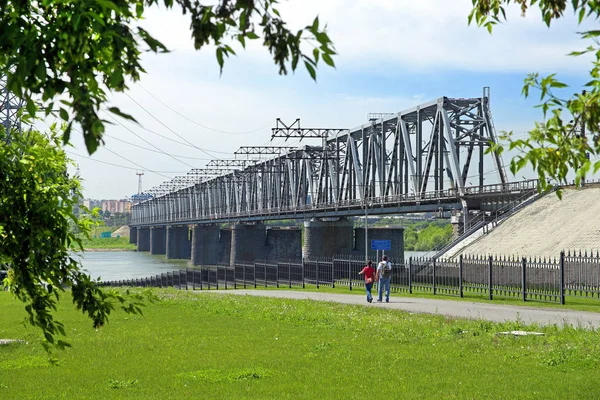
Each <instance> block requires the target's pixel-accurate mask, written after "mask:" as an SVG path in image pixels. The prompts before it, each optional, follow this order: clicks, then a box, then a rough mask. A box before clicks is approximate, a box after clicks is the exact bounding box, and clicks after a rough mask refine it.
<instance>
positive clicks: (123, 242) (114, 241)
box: [83, 237, 136, 250]
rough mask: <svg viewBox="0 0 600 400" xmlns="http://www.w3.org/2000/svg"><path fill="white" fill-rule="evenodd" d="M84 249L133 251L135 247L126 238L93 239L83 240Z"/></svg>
mask: <svg viewBox="0 0 600 400" xmlns="http://www.w3.org/2000/svg"><path fill="white" fill-rule="evenodd" d="M83 248H84V249H112V250H115V249H121V250H135V249H136V245H135V244H133V243H129V238H128V237H119V238H99V237H97V238H95V237H92V238H91V239H83Z"/></svg>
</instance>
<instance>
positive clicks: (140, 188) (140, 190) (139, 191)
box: [135, 171, 144, 194]
mask: <svg viewBox="0 0 600 400" xmlns="http://www.w3.org/2000/svg"><path fill="white" fill-rule="evenodd" d="M135 174H136V175H137V176H138V194H142V176H144V171H142V172H136V173H135Z"/></svg>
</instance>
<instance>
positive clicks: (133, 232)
mask: <svg viewBox="0 0 600 400" xmlns="http://www.w3.org/2000/svg"><path fill="white" fill-rule="evenodd" d="M137 229H138V228H137V226H130V227H129V243H134V244H137Z"/></svg>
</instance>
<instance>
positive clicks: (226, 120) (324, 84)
mask: <svg viewBox="0 0 600 400" xmlns="http://www.w3.org/2000/svg"><path fill="white" fill-rule="evenodd" d="M470 4H471V1H470V0H420V1H418V2H415V1H414V0H320V1H317V0H302V1H300V0H289V1H288V2H286V3H285V4H283V5H282V7H281V11H282V14H283V16H284V18H286V20H287V21H289V24H290V25H291V26H292V28H297V27H301V26H303V25H306V24H308V23H311V22H312V19H313V18H314V16H315V15H317V14H318V15H319V17H320V20H321V22H322V23H323V22H325V21H327V22H328V31H329V34H330V36H331V38H332V40H333V41H334V42H335V44H336V48H337V50H338V52H339V56H338V57H337V58H336V64H337V68H336V69H331V68H328V67H326V66H322V67H321V68H320V69H319V71H318V80H317V82H316V83H315V82H313V81H312V80H311V79H310V77H309V76H308V74H307V73H306V71H304V70H303V69H299V70H298V71H296V73H295V74H291V75H288V76H279V75H278V74H277V68H276V67H275V66H274V65H273V63H272V61H271V60H270V58H269V55H268V53H267V52H266V50H265V49H263V48H261V46H260V45H259V43H252V44H251V45H250V46H248V49H247V51H245V52H243V51H241V49H240V51H239V56H238V57H233V58H231V59H229V60H228V61H227V62H226V65H225V69H224V71H223V74H222V75H221V76H220V75H219V70H218V65H217V63H216V60H215V58H214V49H211V48H207V49H205V50H202V51H200V52H196V51H194V50H193V47H192V44H191V40H190V39H189V33H188V28H187V27H188V22H187V20H186V19H185V17H182V16H180V15H178V14H177V12H173V11H171V12H167V11H165V10H160V9H154V10H151V12H150V13H149V14H148V16H147V19H146V20H145V21H143V22H142V25H143V26H144V27H145V28H147V29H148V30H150V32H152V33H153V34H154V35H155V36H156V37H158V38H159V39H162V40H163V41H164V42H165V44H167V46H168V47H169V48H171V49H172V50H173V52H172V53H170V54H164V55H152V54H146V55H145V56H144V67H145V68H146V70H147V72H148V74H146V75H145V76H144V77H143V78H142V80H141V82H140V83H139V84H133V85H132V86H131V91H130V93H129V95H130V96H131V98H133V99H134V100H135V101H136V102H138V103H139V104H141V105H142V106H143V107H144V108H145V109H146V110H147V112H146V111H144V110H142V109H141V108H139V107H138V105H136V104H135V103H134V102H133V101H132V100H131V99H130V98H129V97H127V96H123V95H113V96H111V98H110V99H111V103H112V104H114V105H117V106H119V107H121V108H122V109H123V110H125V111H127V112H129V113H131V114H133V115H134V116H135V117H136V118H137V119H138V120H139V121H140V123H141V125H142V126H143V127H144V128H148V129H150V130H152V131H154V132H157V133H160V134H161V135H164V136H166V137H168V138H171V140H169V139H165V138H163V137H160V136H157V135H155V134H152V133H149V132H147V131H144V130H143V129H142V128H141V127H139V126H134V125H131V124H128V123H126V122H123V124H124V125H125V126H127V127H128V128H129V129H130V130H127V129H125V128H123V127H122V126H120V125H114V126H111V127H109V128H108V129H107V133H108V135H107V137H106V148H103V149H101V150H99V151H98V152H97V153H96V154H94V155H93V156H92V158H91V159H90V158H87V157H83V155H84V154H85V149H84V148H83V146H82V142H81V140H80V138H79V137H76V138H75V139H74V141H73V144H74V146H75V148H74V149H70V150H69V151H70V152H71V154H72V157H73V159H74V160H75V161H76V162H78V163H79V165H80V169H81V173H82V177H83V179H84V181H85V182H84V187H85V190H84V195H85V196H86V197H90V198H124V197H127V196H130V195H132V194H134V193H135V192H136V190H137V176H136V175H135V173H136V169H137V170H141V169H142V167H144V170H145V171H146V172H145V175H144V178H143V179H144V181H143V185H144V188H149V187H152V186H155V185H158V184H160V183H162V182H163V181H165V180H166V179H167V178H166V177H173V176H175V175H181V174H184V173H185V172H186V171H188V170H189V169H190V168H191V166H193V167H202V166H203V165H204V164H205V163H206V162H207V161H208V159H209V157H208V156H207V155H206V153H204V152H202V151H201V150H199V148H202V149H206V150H210V151H216V152H220V153H216V152H209V154H210V155H211V156H213V157H220V158H232V157H233V154H232V153H233V151H235V150H236V149H237V148H238V147H239V146H242V145H265V144H268V143H269V139H270V127H271V126H272V123H273V121H274V120H275V119H276V118H278V117H280V118H282V119H283V120H288V121H292V120H294V119H295V118H301V120H302V125H303V126H313V127H335V128H352V127H354V126H357V125H360V124H362V123H364V122H366V116H367V113H369V112H397V111H401V110H403V109H405V108H409V107H412V106H415V105H418V104H419V103H422V102H425V101H429V100H432V99H435V98H438V97H441V96H448V97H479V96H480V95H481V93H482V88H483V86H490V87H491V104H492V113H493V116H494V122H495V125H496V128H497V130H513V131H515V132H517V133H521V134H522V133H523V132H525V131H526V130H527V129H528V128H530V127H531V126H533V124H534V121H536V120H541V118H542V116H541V113H540V112H539V110H536V109H534V108H533V106H534V105H535V104H536V103H537V100H538V97H537V94H534V96H533V98H532V99H527V100H526V99H524V98H523V97H522V96H521V88H522V86H523V78H524V77H525V75H526V74H527V73H529V72H537V71H539V72H541V73H549V72H558V73H559V78H561V79H563V80H564V81H566V82H567V83H569V84H571V85H572V87H573V88H576V89H577V90H579V89H580V87H579V86H580V85H581V84H583V83H584V82H585V81H586V74H587V70H588V69H589V66H588V65H589V64H588V62H589V60H586V59H583V58H579V59H577V58H573V57H567V56H566V55H565V54H566V53H568V52H569V51H571V50H578V49H581V48H583V47H585V46H586V45H587V44H586V43H584V42H582V41H580V40H579V39H578V36H577V35H576V34H575V32H576V31H580V30H582V27H578V26H577V24H576V22H575V19H574V18H573V17H572V16H568V17H567V18H565V19H564V20H563V21H560V22H559V23H557V24H555V25H553V27H552V28H551V29H548V28H546V27H545V26H544V25H543V23H542V22H541V20H540V18H539V15H538V12H536V10H532V12H531V13H529V14H528V15H527V16H526V17H522V16H521V15H520V13H519V11H518V9H517V8H514V9H511V10H510V11H509V14H508V16H509V21H508V22H507V23H506V24H503V25H502V26H499V27H497V28H496V30H495V31H494V34H493V35H489V34H488V33H487V31H485V30H484V29H479V28H476V27H474V26H471V27H469V26H467V15H468V13H469V11H470ZM148 92H150V93H152V94H153V95H154V96H156V97H158V98H160V99H161V101H162V102H164V103H167V104H169V106H170V107H172V108H173V109H175V110H177V111H178V112H179V113H182V114H184V115H185V116H187V117H188V118H191V119H193V120H195V121H197V122H199V123H201V124H202V125H205V126H209V127H211V128H213V129H215V130H219V131H228V132H236V133H244V132H247V131H254V130H256V129H257V128H260V127H265V128H264V129H261V130H258V131H257V132H252V133H248V134H225V133H219V132H215V131H212V130H207V129H204V128H202V127H200V126H198V125H195V124H193V123H190V122H189V121H187V120H185V119H183V118H181V117H180V116H178V115H177V114H175V113H173V112H172V111H171V110H169V109H168V108H166V107H165V106H164V105H162V104H160V103H159V102H158V101H156V100H155V99H154V98H152V97H151V96H150V95H149V94H148ZM167 127H168V128H167ZM131 131H133V132H135V133H136V134H137V135H138V136H136V135H134V134H133V133H132V132H131ZM173 131H174V132H176V133H177V135H179V136H177V135H175V134H174V133H173ZM140 137H141V138H143V139H140ZM181 137H183V138H185V141H189V142H192V143H193V144H194V146H191V145H185V143H184V144H178V143H175V142H174V141H173V140H176V141H180V142H181V141H184V140H182V139H181ZM115 138H117V139H120V140H125V141H128V142H130V143H134V144H137V145H138V146H143V147H147V148H151V149H153V150H154V151H148V150H143V149H140V148H139V147H134V146H131V145H129V144H126V143H123V142H122V141H119V140H117V139H115ZM152 146H154V147H152ZM158 149H160V151H164V152H167V153H169V154H171V155H173V156H174V157H172V156H167V155H164V154H161V153H160V152H159V150H158ZM226 153H229V154H226ZM180 156H184V157H189V158H182V157H180ZM103 162H104V163H112V164H117V165H119V166H110V165H107V164H103ZM150 171H166V172H161V173H160V174H155V173H152V172H150Z"/></svg>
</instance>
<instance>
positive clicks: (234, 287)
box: [233, 264, 238, 290]
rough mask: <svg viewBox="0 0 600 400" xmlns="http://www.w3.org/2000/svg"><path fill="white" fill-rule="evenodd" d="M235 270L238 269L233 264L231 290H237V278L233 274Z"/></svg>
mask: <svg viewBox="0 0 600 400" xmlns="http://www.w3.org/2000/svg"><path fill="white" fill-rule="evenodd" d="M237 268H238V266H237V264H234V266H233V289H234V290H235V289H237V278H236V276H235V272H236V270H237Z"/></svg>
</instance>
